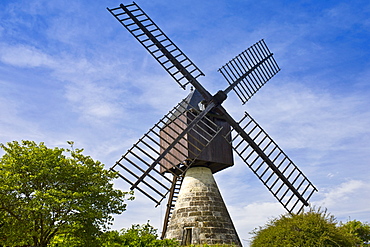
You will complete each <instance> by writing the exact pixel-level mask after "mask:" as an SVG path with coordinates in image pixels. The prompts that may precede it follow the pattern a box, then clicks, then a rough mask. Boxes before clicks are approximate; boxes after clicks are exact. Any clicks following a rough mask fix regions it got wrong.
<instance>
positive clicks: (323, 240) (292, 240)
mask: <svg viewBox="0 0 370 247" xmlns="http://www.w3.org/2000/svg"><path fill="white" fill-rule="evenodd" d="M252 234H253V235H254V236H253V237H252V242H251V246H285V247H287V246H318V247H319V246H323V247H324V246H325V247H326V246H341V247H345V246H356V245H357V244H359V243H360V242H359V239H358V238H357V237H356V236H355V235H353V234H351V233H350V232H348V231H346V230H345V229H343V228H341V227H338V226H337V221H336V219H335V217H334V216H332V215H330V214H328V213H327V212H326V211H320V210H314V209H311V210H310V211H308V212H305V213H301V214H293V215H291V214H286V215H282V216H280V217H278V218H276V219H272V220H270V221H269V222H268V223H267V224H266V225H265V226H264V227H260V228H259V229H255V230H254V231H253V232H252Z"/></svg>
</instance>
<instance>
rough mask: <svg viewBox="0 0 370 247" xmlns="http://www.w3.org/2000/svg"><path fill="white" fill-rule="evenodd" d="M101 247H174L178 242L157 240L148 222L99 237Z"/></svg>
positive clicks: (154, 230) (155, 230) (155, 231)
mask: <svg viewBox="0 0 370 247" xmlns="http://www.w3.org/2000/svg"><path fill="white" fill-rule="evenodd" d="M101 242H102V245H101V246H103V247H118V246H119V247H163V246H166V247H175V246H179V244H178V242H177V241H175V240H170V239H163V240H159V239H158V235H157V229H154V228H153V227H152V226H151V225H150V224H149V222H148V223H147V224H144V225H132V226H131V228H129V229H122V230H121V231H119V232H118V231H109V232H106V233H104V234H103V235H102V236H101Z"/></svg>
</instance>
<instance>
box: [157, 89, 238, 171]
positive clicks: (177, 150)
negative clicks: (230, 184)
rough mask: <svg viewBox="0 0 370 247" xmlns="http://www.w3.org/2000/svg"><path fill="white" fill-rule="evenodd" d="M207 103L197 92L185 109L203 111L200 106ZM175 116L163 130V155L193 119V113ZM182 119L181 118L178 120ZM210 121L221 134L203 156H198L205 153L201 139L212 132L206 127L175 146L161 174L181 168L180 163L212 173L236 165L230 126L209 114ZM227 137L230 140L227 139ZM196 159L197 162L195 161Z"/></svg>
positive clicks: (190, 96)
mask: <svg viewBox="0 0 370 247" xmlns="http://www.w3.org/2000/svg"><path fill="white" fill-rule="evenodd" d="M203 100H204V99H203V98H202V96H201V95H200V93H199V92H198V91H197V90H194V91H192V92H190V94H189V95H188V97H187V98H186V99H185V101H184V102H186V104H187V105H185V106H184V108H181V109H184V110H185V109H186V110H190V111H189V112H194V111H197V112H198V111H200V109H199V105H200V104H201V102H202V101H203ZM185 114H187V115H184V114H183V112H181V113H179V112H175V113H174V116H173V117H172V118H171V119H170V120H169V121H168V125H167V126H165V127H164V128H162V129H161V130H160V132H159V133H160V146H161V148H160V149H161V153H162V152H163V151H164V150H166V149H167V148H168V146H169V144H170V143H172V142H173V140H174V137H175V136H177V135H178V133H181V132H182V130H183V129H184V128H185V127H186V126H187V125H188V124H190V122H191V120H192V116H191V115H190V113H185ZM177 116H179V117H177ZM208 118H209V119H210V120H211V121H212V122H213V123H215V124H216V125H217V126H219V128H220V129H221V131H220V133H218V135H217V136H215V137H214V139H213V141H212V142H211V143H209V144H208V145H207V146H206V147H205V148H204V149H203V151H202V152H201V153H200V155H198V156H197V155H196V154H197V152H196V151H197V150H199V149H202V147H203V146H204V145H205V143H200V142H204V140H203V139H202V136H207V135H209V134H210V133H212V132H211V130H210V129H209V128H208V127H207V126H198V127H196V128H194V129H192V130H191V131H189V133H187V134H186V135H185V137H184V139H182V140H181V141H179V142H178V143H177V144H176V145H175V146H174V151H173V152H172V154H167V155H166V156H165V157H164V159H163V160H162V161H161V167H160V171H161V173H164V172H168V170H170V169H172V168H173V164H176V165H181V163H179V160H181V162H189V161H193V164H192V166H205V167H209V168H210V169H211V171H212V173H216V172H218V171H221V170H223V169H225V168H227V167H230V166H232V165H233V164H234V159H233V150H232V147H231V145H230V144H229V143H228V141H229V142H230V141H231V140H230V135H228V133H229V132H230V130H231V128H230V124H229V123H228V122H227V121H226V120H225V119H222V118H221V117H220V116H219V115H217V114H212V113H210V114H209V115H208ZM224 136H227V139H225V137H224ZM194 159H195V160H194Z"/></svg>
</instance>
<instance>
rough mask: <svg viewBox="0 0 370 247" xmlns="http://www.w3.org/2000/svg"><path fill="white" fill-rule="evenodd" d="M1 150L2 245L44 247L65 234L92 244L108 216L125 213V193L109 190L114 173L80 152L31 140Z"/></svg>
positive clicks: (0, 227) (15, 143)
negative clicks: (47, 145)
mask: <svg viewBox="0 0 370 247" xmlns="http://www.w3.org/2000/svg"><path fill="white" fill-rule="evenodd" d="M69 143H70V144H71V146H72V145H73V143H72V142H69ZM0 147H1V148H2V149H3V150H4V151H5V154H4V155H3V156H2V157H1V158H0V245H6V246H21V245H32V246H40V247H44V246H47V245H48V244H49V243H50V241H51V240H52V239H53V238H54V237H55V236H57V235H63V234H69V235H70V236H73V237H75V238H76V239H78V241H79V242H80V243H81V244H84V245H85V246H96V245H97V242H96V239H97V237H98V235H99V232H100V231H101V230H103V229H104V228H105V227H108V225H109V224H110V223H111V221H112V220H113V218H112V214H120V213H122V212H123V211H124V210H125V209H126V204H125V203H124V198H125V195H126V194H127V192H122V191H120V190H117V189H114V188H113V184H112V180H113V179H114V178H115V177H116V173H114V172H112V171H108V170H105V169H104V166H103V164H101V163H100V162H99V161H94V160H93V159H92V158H91V157H90V156H84V155H83V154H82V152H83V150H82V149H76V150H69V149H63V148H47V147H46V146H45V145H44V143H40V144H36V143H35V142H33V141H22V142H21V143H18V142H16V141H14V142H9V143H7V144H6V145H4V144H0ZM72 149H73V148H72ZM65 154H67V155H65ZM128 199H132V198H131V197H130V198H128Z"/></svg>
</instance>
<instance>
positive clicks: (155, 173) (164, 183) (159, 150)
mask: <svg viewBox="0 0 370 247" xmlns="http://www.w3.org/2000/svg"><path fill="white" fill-rule="evenodd" d="M107 9H108V10H109V12H110V13H111V14H112V15H113V16H114V17H115V18H116V19H117V20H118V21H119V22H120V23H121V24H122V25H123V26H124V27H125V28H126V29H127V30H128V31H129V32H130V33H131V34H132V35H133V36H134V37H135V38H136V39H137V40H138V41H139V43H141V44H142V45H143V46H144V47H145V49H146V50H147V51H148V52H149V53H150V54H151V55H152V56H153V57H154V58H155V59H156V60H157V61H158V62H159V64H160V65H162V67H163V68H164V69H165V70H166V71H167V72H168V73H169V74H170V75H171V76H172V77H173V79H174V80H175V81H176V82H177V83H178V84H179V85H180V86H181V87H182V88H183V89H185V88H186V86H187V85H189V84H190V85H191V86H192V88H194V90H192V91H191V92H190V94H189V95H188V97H186V98H185V99H184V100H182V101H181V102H180V103H179V104H178V105H176V106H175V107H174V108H173V109H172V110H171V111H169V112H168V113H167V114H166V115H165V116H164V117H163V118H162V119H160V120H159V121H158V123H156V124H155V125H154V126H153V127H152V128H151V129H150V130H149V131H148V132H147V133H145V134H144V136H143V137H142V138H141V139H139V141H137V142H136V143H135V144H134V145H133V147H132V148H131V149H129V150H128V151H127V152H126V153H125V154H124V155H123V156H122V157H121V158H120V159H119V160H118V161H117V162H116V164H115V165H114V166H113V167H112V168H111V169H112V170H114V171H116V172H118V175H119V176H120V177H121V178H122V179H123V180H125V181H126V182H127V183H129V184H130V185H131V190H134V189H135V190H138V191H140V192H141V193H143V194H144V195H145V196H147V197H148V198H149V199H151V200H152V201H154V202H155V204H156V206H158V205H159V204H161V203H162V201H163V200H164V199H165V198H166V197H168V203H167V210H166V213H165V217H164V223H163V231H162V238H176V239H178V240H179V241H181V242H182V244H203V243H207V244H229V243H235V244H237V245H240V240H239V238H238V236H237V233H236V231H235V228H234V226H233V223H232V221H231V219H230V216H229V214H228V212H227V209H226V206H225V204H224V203H223V201H222V197H221V195H220V193H219V191H218V188H217V185H216V183H215V181H214V179H213V175H212V174H214V173H216V172H220V171H222V170H224V169H226V168H229V167H231V166H233V164H234V163H233V153H236V154H237V155H238V156H239V157H240V158H241V159H242V161H243V162H244V163H245V164H246V165H247V166H248V167H249V168H250V169H251V170H252V171H253V173H254V174H255V175H256V176H257V177H258V178H259V179H260V180H261V182H262V183H263V184H264V185H265V186H266V188H267V189H268V190H269V191H270V192H271V193H272V195H273V196H274V197H275V198H276V199H277V200H278V201H279V202H280V203H281V204H282V206H283V207H284V208H285V209H286V210H287V211H288V212H289V213H298V212H301V211H302V210H303V208H304V207H305V206H308V205H309V204H308V200H309V199H310V197H311V196H312V194H313V193H314V192H315V191H317V189H316V188H315V186H314V185H313V184H312V183H311V182H310V181H309V180H308V178H307V177H306V176H305V175H304V174H303V173H302V171H301V170H300V169H299V168H298V167H297V166H296V165H295V164H294V163H293V162H292V161H291V160H290V159H289V158H288V156H287V155H286V154H285V153H284V152H283V151H282V150H281V149H280V147H279V146H278V145H277V144H276V143H275V142H274V141H273V140H272V139H271V137H270V136H268V134H267V133H266V132H265V131H264V130H263V129H262V128H261V127H260V126H259V125H258V124H257V122H256V121H255V120H254V119H253V118H252V117H251V116H250V115H249V114H248V113H245V115H244V117H243V118H242V119H241V120H239V121H236V120H234V118H233V117H232V116H231V115H230V114H229V113H228V112H227V111H226V109H225V108H224V107H223V106H222V103H223V102H224V101H225V100H226V99H227V96H228V93H229V92H230V91H234V92H235V94H236V95H237V97H238V98H239V99H240V100H241V102H242V104H245V103H246V102H247V101H248V100H249V99H250V98H251V97H252V96H253V95H254V94H255V93H256V92H257V91H258V90H259V89H260V88H261V87H262V86H263V85H264V84H265V83H266V82H267V81H268V80H270V79H271V78H272V77H273V76H274V75H275V74H276V73H277V72H279V70H280V68H279V66H278V65H277V63H276V61H275V59H274V58H273V53H271V52H270V50H269V48H268V47H267V45H266V43H265V41H264V40H260V41H258V42H257V43H255V44H254V45H252V46H251V47H249V48H248V49H246V50H245V51H243V52H242V53H240V54H239V55H237V56H236V57H234V58H233V59H232V60H230V61H229V62H228V63H226V64H225V65H224V66H222V67H221V68H220V69H219V70H218V71H219V72H220V73H221V74H222V75H223V77H224V78H225V79H226V81H227V82H228V87H227V88H226V89H224V90H220V91H218V92H217V93H216V94H215V95H211V94H210V93H209V92H208V91H207V90H206V89H205V88H204V87H203V86H202V84H201V83H200V82H199V81H198V78H199V77H200V76H204V74H203V72H202V71H201V70H200V69H199V68H198V67H197V66H196V65H195V64H194V63H193V62H192V61H191V60H190V59H189V58H188V57H187V56H186V55H185V54H184V53H183V52H182V51H181V50H180V49H179V48H178V47H177V46H176V45H175V44H174V43H173V42H172V41H171V40H170V39H169V38H168V37H167V35H165V34H164V33H163V31H162V30H161V29H160V28H159V27H158V26H157V25H156V24H155V23H154V22H153V21H152V20H151V19H150V17H149V16H148V15H147V14H146V13H145V12H144V11H143V10H142V9H141V8H140V7H139V6H138V5H137V4H136V3H135V2H133V3H131V4H127V5H123V4H121V5H120V6H119V7H117V8H112V9H109V8H107Z"/></svg>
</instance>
